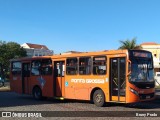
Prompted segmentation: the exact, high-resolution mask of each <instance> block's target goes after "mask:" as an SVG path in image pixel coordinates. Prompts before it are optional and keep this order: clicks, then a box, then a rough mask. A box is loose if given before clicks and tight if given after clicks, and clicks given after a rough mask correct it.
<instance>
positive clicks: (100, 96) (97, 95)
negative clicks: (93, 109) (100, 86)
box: [93, 90, 105, 107]
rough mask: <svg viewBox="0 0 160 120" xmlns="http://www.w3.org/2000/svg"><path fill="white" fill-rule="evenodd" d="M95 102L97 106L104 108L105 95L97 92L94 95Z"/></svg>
mask: <svg viewBox="0 0 160 120" xmlns="http://www.w3.org/2000/svg"><path fill="white" fill-rule="evenodd" d="M93 102H94V104H95V105H96V106H98V107H102V106H104V105H105V98H104V93H103V91H102V90H96V91H95V92H94V94H93Z"/></svg>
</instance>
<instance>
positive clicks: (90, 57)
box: [78, 56, 93, 75]
mask: <svg viewBox="0 0 160 120" xmlns="http://www.w3.org/2000/svg"><path fill="white" fill-rule="evenodd" d="M85 58H88V61H89V59H90V65H89V64H87V65H84V66H83V65H80V64H81V63H80V62H81V61H80V59H85ZM88 61H87V62H88ZM92 61H93V58H92V56H83V57H79V58H78V74H79V75H91V74H92ZM85 63H86V61H85ZM80 67H84V68H85V70H86V69H87V67H89V73H88V74H81V73H80Z"/></svg>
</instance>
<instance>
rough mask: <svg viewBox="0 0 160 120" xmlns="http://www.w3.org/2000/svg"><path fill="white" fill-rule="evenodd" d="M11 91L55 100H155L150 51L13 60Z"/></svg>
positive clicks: (121, 51)
mask: <svg viewBox="0 0 160 120" xmlns="http://www.w3.org/2000/svg"><path fill="white" fill-rule="evenodd" d="M10 73H11V74H10V87H11V90H12V91H15V92H18V93H22V94H31V95H33V97H34V98H35V99H41V98H42V97H54V98H61V99H77V100H90V101H93V102H94V104H95V105H96V106H103V105H104V104H105V103H107V102H117V103H134V102H140V101H147V100H153V99H154V98H155V88H154V87H155V81H154V69H153V59H152V54H151V52H148V51H144V50H110V51H101V52H84V53H73V54H66V55H53V56H41V57H32V58H20V59H14V60H11V72H10Z"/></svg>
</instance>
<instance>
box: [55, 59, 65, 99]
mask: <svg viewBox="0 0 160 120" xmlns="http://www.w3.org/2000/svg"><path fill="white" fill-rule="evenodd" d="M64 65H65V62H64V61H55V62H54V82H53V84H54V85H53V86H54V88H53V89H54V96H55V97H63V96H64V82H65V81H64Z"/></svg>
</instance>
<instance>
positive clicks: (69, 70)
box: [66, 58, 78, 75]
mask: <svg viewBox="0 0 160 120" xmlns="http://www.w3.org/2000/svg"><path fill="white" fill-rule="evenodd" d="M77 62H78V60H77V58H68V59H67V63H66V74H67V75H76V74H77V65H78V64H77Z"/></svg>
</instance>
